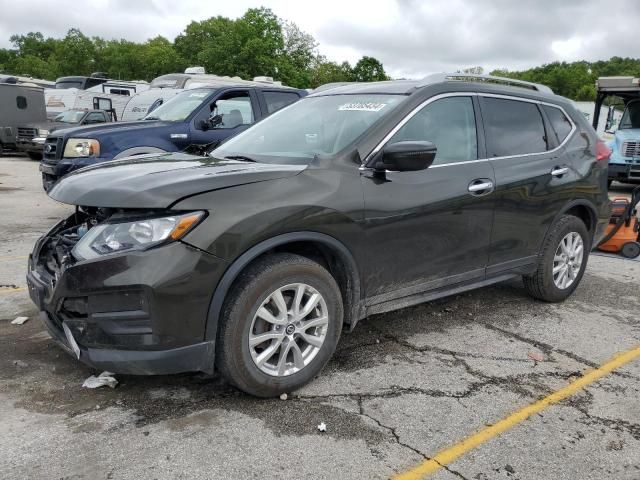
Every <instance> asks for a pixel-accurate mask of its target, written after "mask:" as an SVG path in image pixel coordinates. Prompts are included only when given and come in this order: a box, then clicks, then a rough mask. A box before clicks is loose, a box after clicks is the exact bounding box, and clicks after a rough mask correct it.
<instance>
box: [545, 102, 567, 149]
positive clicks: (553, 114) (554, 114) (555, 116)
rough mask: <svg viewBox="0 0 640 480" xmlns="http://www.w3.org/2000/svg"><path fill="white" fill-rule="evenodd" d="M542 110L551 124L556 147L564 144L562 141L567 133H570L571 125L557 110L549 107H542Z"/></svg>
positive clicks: (560, 111)
mask: <svg viewBox="0 0 640 480" xmlns="http://www.w3.org/2000/svg"><path fill="white" fill-rule="evenodd" d="M542 108H543V109H544V113H545V114H546V115H547V118H548V119H549V121H550V122H551V126H552V127H553V130H554V134H555V136H556V139H557V140H558V145H560V144H561V143H562V142H564V139H565V138H567V136H568V135H569V132H571V129H572V128H573V125H571V122H570V121H569V119H568V118H567V116H566V115H565V114H564V113H563V112H562V110H560V109H559V108H555V107H551V106H549V105H543V106H542Z"/></svg>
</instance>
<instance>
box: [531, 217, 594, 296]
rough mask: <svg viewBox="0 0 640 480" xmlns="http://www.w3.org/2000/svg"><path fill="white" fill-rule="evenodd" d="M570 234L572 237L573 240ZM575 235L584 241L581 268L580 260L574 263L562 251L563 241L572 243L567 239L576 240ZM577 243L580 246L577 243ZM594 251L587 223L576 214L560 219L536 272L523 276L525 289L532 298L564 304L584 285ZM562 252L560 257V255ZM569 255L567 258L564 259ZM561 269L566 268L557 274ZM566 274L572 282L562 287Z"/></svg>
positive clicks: (545, 240)
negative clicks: (555, 269) (578, 264)
mask: <svg viewBox="0 0 640 480" xmlns="http://www.w3.org/2000/svg"><path fill="white" fill-rule="evenodd" d="M569 235H572V237H569ZM575 235H577V236H579V237H580V240H581V242H582V249H581V252H582V256H581V258H580V266H579V267H576V262H577V260H575V261H572V260H571V257H570V256H569V255H566V254H565V253H564V252H565V251H563V250H562V247H561V245H560V243H561V242H566V241H571V240H565V239H567V238H569V239H572V238H573V239H575ZM576 243H578V242H577V240H576ZM565 246H566V243H565ZM576 250H577V249H576ZM590 251H591V240H590V236H589V232H588V231H587V227H586V226H585V224H584V222H583V221H582V220H580V219H579V218H578V217H574V216H573V215H563V216H562V217H560V219H559V220H558V221H557V222H556V223H555V224H554V225H553V226H552V227H551V229H550V230H549V232H548V233H547V235H546V237H545V239H544V242H543V244H542V250H541V252H540V255H539V257H538V268H537V270H536V272H535V273H534V274H532V275H527V276H524V277H523V281H524V286H525V288H526V290H527V292H528V293H529V295H531V296H532V297H534V298H537V299H539V300H543V301H545V302H561V301H563V300H565V299H566V298H567V297H569V296H570V295H571V294H572V293H573V291H574V290H575V289H576V288H577V287H578V285H579V284H580V281H581V280H582V276H583V275H584V271H585V269H586V267H587V260H588V259H589V252H590ZM558 252H559V255H558V256H557V255H556V254H557V253H558ZM565 256H566V258H564V257H565ZM575 258H576V257H574V259H575ZM557 267H564V269H563V268H560V269H559V271H558V272H557V273H554V268H557ZM563 271H564V272H566V276H565V278H567V283H568V282H569V281H570V284H566V285H564V286H562V282H563V279H562V278H563V277H562V275H563ZM558 283H559V284H560V285H559V284H558Z"/></svg>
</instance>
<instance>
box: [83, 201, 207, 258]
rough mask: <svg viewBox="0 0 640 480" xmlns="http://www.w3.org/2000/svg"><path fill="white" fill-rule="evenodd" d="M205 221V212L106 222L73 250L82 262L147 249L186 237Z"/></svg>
mask: <svg viewBox="0 0 640 480" xmlns="http://www.w3.org/2000/svg"><path fill="white" fill-rule="evenodd" d="M202 218H204V212H194V213H187V214H185V215H172V216H170V217H159V218H148V219H142V220H136V221H134V222H126V223H103V224H100V225H96V226H95V227H93V228H91V229H90V230H89V231H88V232H87V233H86V234H85V235H84V236H83V237H82V238H81V239H80V240H79V241H78V243H76V245H75V247H73V251H72V254H73V256H74V257H75V258H77V259H80V260H89V259H91V258H96V257H99V256H101V255H108V254H110V253H119V252H124V251H128V250H146V249H148V248H150V247H153V246H156V245H159V244H162V243H168V242H171V241H174V240H178V239H180V238H182V237H184V236H185V235H186V234H187V232H189V231H190V230H191V229H192V228H194V227H195V226H196V225H197V224H198V222H200V220H202Z"/></svg>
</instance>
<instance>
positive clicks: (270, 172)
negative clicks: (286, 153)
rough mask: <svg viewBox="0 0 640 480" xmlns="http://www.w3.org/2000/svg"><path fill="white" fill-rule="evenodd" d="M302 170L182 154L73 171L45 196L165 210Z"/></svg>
mask: <svg viewBox="0 0 640 480" xmlns="http://www.w3.org/2000/svg"><path fill="white" fill-rule="evenodd" d="M305 168H306V165H274V164H267V163H253V162H243V161H237V160H221V159H216V158H212V157H198V156H194V155H186V154H183V153H173V154H156V155H146V156H136V157H133V158H132V157H130V158H126V159H122V160H114V161H110V162H103V163H100V164H97V165H92V166H90V167H85V168H83V169H80V170H77V171H75V172H72V173H70V174H69V175H67V176H65V177H64V178H62V179H61V180H60V181H59V182H58V183H57V184H56V185H55V186H54V187H53V188H52V189H51V190H50V191H49V196H50V197H51V198H53V199H54V200H57V201H59V202H62V203H68V204H71V205H82V206H90V207H109V208H168V207H170V206H171V205H173V204H174V203H176V202H177V201H179V200H181V199H184V198H185V197H189V196H192V195H197V194H199V193H204V192H208V191H212V190H218V189H221V188H228V187H233V186H237V185H244V184H247V183H256V182H263V181H266V180H274V179H277V178H284V177H290V176H294V175H297V174H298V173H300V172H301V171H302V170H304V169H305Z"/></svg>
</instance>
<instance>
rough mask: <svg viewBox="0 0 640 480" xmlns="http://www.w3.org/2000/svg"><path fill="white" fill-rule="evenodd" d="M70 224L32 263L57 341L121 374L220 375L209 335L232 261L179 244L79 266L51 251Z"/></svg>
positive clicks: (36, 292)
mask: <svg viewBox="0 0 640 480" xmlns="http://www.w3.org/2000/svg"><path fill="white" fill-rule="evenodd" d="M71 218H72V217H70V219H71ZM70 219H67V220H65V221H63V222H60V223H59V224H58V225H56V226H55V227H54V228H53V229H52V230H51V231H50V232H49V233H47V234H46V235H44V236H43V237H42V238H40V239H39V240H38V242H37V243H36V245H35V247H34V250H33V252H32V254H31V255H30V256H29V265H28V273H27V284H28V287H29V294H30V296H31V299H32V300H33V302H34V303H35V304H36V305H37V306H38V309H39V310H40V317H41V319H42V321H43V323H44V325H45V326H46V328H47V330H48V331H49V333H50V334H51V336H52V338H53V339H54V340H55V341H56V342H57V343H58V344H59V345H60V346H62V347H63V349H64V350H65V351H67V352H68V353H70V354H71V355H73V356H75V357H76V358H78V359H79V360H81V361H82V362H84V363H86V364H87V365H90V366H92V367H95V368H98V369H103V370H108V371H111V372H114V373H125V374H140V375H150V374H171V373H180V372H188V371H203V372H208V373H211V372H213V363H214V353H215V352H214V346H215V345H214V343H213V342H206V341H204V332H205V328H206V320H207V313H208V309H209V303H210V300H211V297H212V295H213V292H214V289H215V286H216V285H217V282H218V279H219V277H220V275H221V274H222V273H223V272H224V269H225V268H226V264H225V262H224V261H223V260H221V259H219V258H217V257H215V256H213V255H210V254H208V253H205V252H202V251H201V250H198V249H196V248H193V247H191V246H189V245H188V244H185V243H182V242H179V241H178V242H174V243H171V244H167V245H164V246H161V247H158V248H154V249H150V250H147V251H129V252H123V253H121V254H113V255H108V256H105V257H103V258H97V259H94V260H88V261H79V262H75V261H74V260H73V259H69V258H68V257H66V256H65V252H64V251H62V252H61V251H60V248H59V247H56V249H53V248H52V246H51V245H52V242H54V241H55V238H56V234H57V233H58V232H59V231H60V230H61V229H63V228H65V227H68V223H69V221H70ZM60 255H63V256H65V258H64V261H62V262H59V261H58V260H57V259H56V258H55V257H56V256H57V257H58V259H59V257H60Z"/></svg>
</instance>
